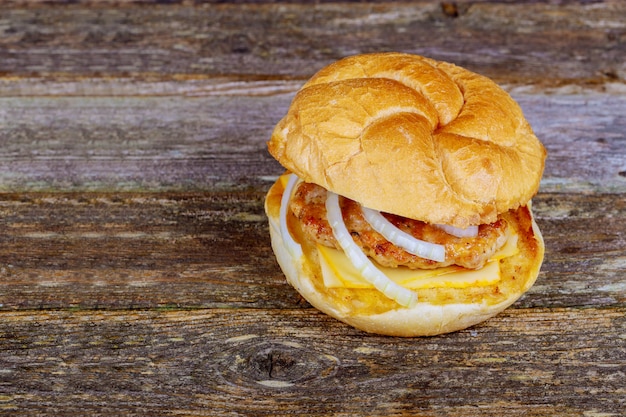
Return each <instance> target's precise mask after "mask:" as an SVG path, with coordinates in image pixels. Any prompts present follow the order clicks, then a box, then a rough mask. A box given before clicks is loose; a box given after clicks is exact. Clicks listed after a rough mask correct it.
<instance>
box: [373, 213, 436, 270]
mask: <svg viewBox="0 0 626 417" xmlns="http://www.w3.org/2000/svg"><path fill="white" fill-rule="evenodd" d="M361 209H362V211H363V215H364V216H365V220H367V222H368V223H369V224H370V226H372V228H373V229H374V230H376V231H377V232H378V233H380V234H381V235H383V237H384V238H385V239H387V240H388V241H390V242H391V243H393V244H394V245H396V246H399V247H401V248H402V249H404V250H405V251H407V252H409V253H412V254H413V255H416V256H419V257H420V258H424V259H430V260H431V261H435V262H443V261H445V260H446V248H445V246H443V245H439V244H436V243H431V242H426V241H423V240H420V239H417V238H415V237H413V236H411V235H410V234H408V233H406V232H403V231H402V230H400V229H398V228H397V227H396V226H395V225H394V224H393V223H391V222H390V221H389V220H387V219H386V218H385V217H384V216H383V215H382V214H380V212H379V211H376V210H373V209H370V208H367V207H361Z"/></svg>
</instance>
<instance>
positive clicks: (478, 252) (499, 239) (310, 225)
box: [290, 182, 507, 269]
mask: <svg viewBox="0 0 626 417" xmlns="http://www.w3.org/2000/svg"><path fill="white" fill-rule="evenodd" d="M325 203H326V190H325V189H324V188H322V187H320V186H318V185H316V184H310V183H305V182H303V183H300V184H299V185H298V187H297V189H296V191H295V192H294V195H293V197H292V199H291V201H290V210H291V212H292V213H293V214H294V215H295V216H296V218H297V219H298V221H299V222H300V225H301V227H302V230H303V231H304V233H305V235H306V236H307V237H308V239H310V240H312V241H314V242H317V243H319V244H322V245H324V246H328V247H333V248H337V249H339V244H338V243H337V241H336V240H335V237H334V236H333V231H332V229H331V227H330V224H329V223H328V220H327V219H326V206H325ZM340 205H341V210H342V213H343V219H344V222H345V223H346V227H347V228H348V231H349V232H350V234H351V235H352V238H353V239H354V241H355V242H356V243H357V244H358V245H359V246H360V247H361V249H362V250H363V251H364V252H365V254H367V255H368V256H369V257H370V258H372V259H374V260H375V261H376V262H378V263H379V264H380V265H383V266H389V267H397V266H406V267H408V268H411V269H430V268H439V267H443V266H448V265H459V266H463V267H465V268H470V269H477V268H481V267H482V266H483V265H484V264H485V262H486V261H487V260H488V259H489V258H490V257H491V256H493V254H494V253H495V252H496V251H497V250H498V249H500V247H502V246H503V245H504V243H505V242H506V228H507V223H506V221H505V220H503V219H501V218H499V219H498V220H497V221H495V222H494V223H490V224H482V225H480V226H479V228H478V236H476V237H464V238H459V237H456V236H453V235H450V234H448V233H446V232H444V231H443V230H441V229H440V228H438V227H437V226H434V225H431V224H428V223H424V222H422V221H419V220H413V219H408V218H405V217H400V216H396V215H392V214H387V213H383V215H384V216H385V217H386V218H387V219H388V220H389V221H390V222H391V223H393V224H394V225H395V226H396V227H398V228H399V229H400V230H402V231H404V232H406V233H409V234H410V235H412V236H414V237H415V238H417V239H421V240H425V241H427V242H432V243H438V244H441V245H444V246H445V248H446V259H445V261H443V262H436V261H431V260H429V259H424V258H421V257H419V256H416V255H413V254H410V253H408V252H406V251H405V250H404V249H402V248H400V247H398V246H396V245H394V244H393V243H391V242H389V241H388V240H386V239H385V238H384V237H383V236H382V235H381V234H380V233H378V232H376V231H375V230H374V229H372V227H371V226H370V225H369V224H368V223H367V221H366V220H365V218H364V217H363V214H362V212H361V206H360V205H359V204H358V203H357V202H355V201H353V200H350V199H348V198H343V197H342V198H341V199H340Z"/></svg>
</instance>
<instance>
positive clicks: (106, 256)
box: [0, 0, 626, 417]
mask: <svg viewBox="0 0 626 417" xmlns="http://www.w3.org/2000/svg"><path fill="white" fill-rule="evenodd" d="M625 15H626V3H624V2H621V1H611V0H604V1H596V0H591V1H587V0H561V1H558V2H552V1H550V2H548V1H536V0H526V1H521V2H514V1H508V0H506V1H470V0H459V1H455V2H427V1H419V2H405V3H397V2H390V1H386V0H382V1H373V2H361V1H356V2H351V1H347V2H335V1H322V2H318V1H309V0H306V1H303V2H290V1H281V0H279V1H274V0H267V1H266V0H259V1H257V0H252V1H239V0H232V1H227V2H221V1H212V0H209V1H173V2H169V1H165V2H162V1H157V0H155V1H150V0H148V1H143V0H142V1H132V0H111V1H108V0H105V1H102V2H100V1H80V0H79V1H72V2H68V1H64V0H59V1H54V0H53V1H37V0H12V1H7V2H3V4H2V7H0V415H10V416H31V415H41V416H47V415H50V416H60V415H93V416H98V415H111V414H114V415H129V416H133V415H135V416H139V415H142V416H143V415H153V416H159V415H164V416H173V415H192V416H193V415H197V416H203V415H210V416H248V415H254V416H256V415H260V416H263V415H272V416H280V415H285V416H286V415H302V416H320V415H326V416H330V415H333V416H353V415H371V416H415V415H420V416H442V417H443V416H446V417H447V416H461V417H470V416H472V417H474V416H479V415H490V416H504V415H506V416H524V417H528V416H533V417H534V416H580V417H617V416H621V415H623V413H624V409H626V391H625V389H624V379H625V375H626V374H625V372H626V371H625V369H626V346H625V341H626V322H625V317H626V284H625V279H624V271H626V242H625V240H626V197H625V196H626V151H625V150H624V149H626V148H625V145H626V133H625V132H626V122H625V119H624V117H623V116H624V114H626V99H625V97H626V96H625V93H626V83H625V79H626V77H625V75H626V67H625V65H626V20H624V18H623V17H624V16H625ZM382 50H396V51H404V52H414V53H419V54H425V55H429V56H432V57H434V58H439V59H444V60H447V61H452V62H455V63H457V64H460V65H463V66H466V67H468V68H470V69H473V70H475V71H478V72H481V73H483V74H485V75H487V76H489V77H491V78H493V79H494V80H495V81H496V82H498V83H500V84H501V85H502V86H503V87H504V88H505V89H507V90H508V91H509V92H510V93H511V94H512V95H513V97H514V98H515V99H517V100H518V102H519V103H520V105H521V106H522V108H523V109H524V112H525V114H526V116H527V118H528V119H529V121H530V122H531V124H532V126H533V128H534V130H535V132H536V134H537V135H538V136H539V137H540V138H541V140H542V141H543V142H544V144H545V145H546V148H547V150H548V160H547V163H546V169H545V173H544V178H543V181H542V183H541V188H540V191H539V194H538V195H537V196H536V197H535V199H534V202H533V209H534V212H535V214H536V218H537V221H538V223H539V226H540V228H541V230H542V231H543V234H544V238H545V241H546V258H545V261H544V265H543V267H542V270H541V273H540V276H539V279H538V281H537V284H536V285H535V286H534V287H533V288H532V289H531V290H530V291H529V292H528V293H527V294H526V295H525V296H523V297H522V298H521V299H520V300H519V301H518V302H517V303H515V304H514V305H513V306H512V307H511V308H509V309H507V310H506V311H505V312H504V313H502V314H500V315H498V316H496V317H495V318H493V319H491V320H489V321H487V322H484V323H482V324H480V325H478V326H475V327H472V328H470V329H467V330H464V331H460V332H456V333H452V334H448V335H442V336H438V337H430V338H417V339H398V338H390V337H379V336H375V335H368V334H364V333H362V332H359V331H357V330H355V329H352V328H350V327H348V326H345V325H343V324H341V323H339V322H337V321H335V320H333V319H331V318H329V317H327V316H325V315H323V314H321V313H319V312H318V311H316V310H315V309H313V308H311V306H310V305H308V304H307V303H306V302H304V301H303V300H302V298H301V297H300V296H299V295H298V294H297V293H296V292H295V290H293V289H292V288H291V287H290V286H289V285H288V284H287V283H286V281H285V279H284V276H283V275H282V273H281V271H280V269H279V268H278V265H277V264H276V261H275V260H274V257H273V254H272V251H271V248H270V244H269V236H268V230H267V222H266V218H265V215H264V212H263V198H264V194H265V192H266V190H267V189H268V188H269V186H270V184H271V183H272V182H273V181H274V180H275V179H276V177H277V176H278V175H279V174H280V173H282V168H281V167H280V166H279V165H278V163H276V162H275V161H274V160H273V159H272V158H271V157H270V156H269V155H268V153H267V152H266V150H265V141H266V140H267V139H268V137H269V135H270V132H271V130H272V128H273V126H274V125H275V123H276V122H277V121H278V120H279V119H280V117H282V115H283V114H284V113H285V111H286V109H287V107H288V106H289V103H290V100H291V99H292V97H293V95H294V94H295V92H296V91H297V89H298V88H299V87H300V85H302V83H303V82H304V80H305V79H306V78H308V77H309V76H310V75H311V74H312V73H313V72H314V71H316V70H317V69H318V68H320V67H322V66H323V65H325V64H327V63H329V62H331V61H333V60H335V59H337V58H340V57H342V56H344V55H347V54H352V53H361V52H372V51H382Z"/></svg>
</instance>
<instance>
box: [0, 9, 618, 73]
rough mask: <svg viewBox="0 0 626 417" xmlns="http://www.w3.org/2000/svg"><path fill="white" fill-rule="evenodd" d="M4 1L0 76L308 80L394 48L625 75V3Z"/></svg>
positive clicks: (480, 63) (460, 59)
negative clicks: (326, 68)
mask: <svg viewBox="0 0 626 417" xmlns="http://www.w3.org/2000/svg"><path fill="white" fill-rule="evenodd" d="M25 4H28V7H24V6H20V5H19V3H18V5H17V6H8V7H5V8H3V9H2V11H1V14H0V23H1V24H2V28H3V36H2V37H1V38H0V39H1V40H0V46H1V47H2V48H1V49H0V72H2V73H4V74H7V75H10V76H18V77H43V78H59V77H61V78H62V77H75V76H107V77H111V76H112V77H133V78H140V79H142V78H144V77H146V76H153V77H154V78H156V79H159V78H163V77H165V78H167V77H172V76H175V75H185V74H186V75H192V76H196V75H197V76H200V77H207V76H208V77H214V76H229V77H244V78H247V77H253V78H254V77H268V76H270V77H277V76H278V77H285V78H293V77H298V78H306V77H308V76H310V75H311V74H312V71H314V70H315V69H316V68H320V67H321V66H322V65H325V64H328V63H329V62H331V61H333V60H336V59H338V58H340V57H342V56H345V55H350V54H354V53H361V52H368V51H382V50H398V51H404V52H413V53H418V54H421V55H427V56H431V57H433V58H436V59H444V60H448V61H453V62H455V63H458V64H460V65H463V66H465V67H468V68H470V69H473V70H476V71H479V72H482V73H484V74H485V75H487V76H490V77H494V78H496V79H497V80H499V81H508V82H521V83H525V84H528V83H546V84H561V83H564V82H566V83H567V82H571V81H572V80H583V81H584V82H591V83H598V82H606V81H615V80H621V81H622V82H623V80H624V79H625V78H626V77H625V71H626V67H625V66H624V65H625V64H624V55H625V49H626V44H625V39H626V38H625V33H626V32H625V31H626V23H625V21H624V19H623V16H624V15H626V5H624V3H623V2H620V1H604V2H601V4H600V5H598V4H596V3H589V2H569V3H568V4H564V5H558V4H546V3H543V2H535V1H525V2H517V3H512V2H511V3H491V2H489V3H483V2H477V3H469V2H466V3H463V4H461V5H459V7H457V8H456V10H457V15H456V17H455V16H454V14H452V15H451V14H450V13H449V12H448V13H446V11H445V8H443V7H442V6H441V4H440V3H439V2H416V3H414V2H411V3H368V2H363V3H361V2H358V3H352V4H350V5H349V6H347V7H346V6H345V5H344V4H341V3H334V2H329V3H326V2H324V3H321V4H318V3H315V4H293V3H279V4H272V3H267V4H246V5H245V7H242V6H241V5H239V4H228V3H226V4H198V5H156V4H155V5H152V6H149V7H145V6H141V5H137V4H129V3H121V4H119V5H111V4H110V3H109V4H106V3H104V4H103V5H97V4H93V5H92V6H91V7H90V6H88V5H87V6H85V5H80V4H78V5H66V6H64V7H58V6H55V5H53V4H45V3H37V2H25Z"/></svg>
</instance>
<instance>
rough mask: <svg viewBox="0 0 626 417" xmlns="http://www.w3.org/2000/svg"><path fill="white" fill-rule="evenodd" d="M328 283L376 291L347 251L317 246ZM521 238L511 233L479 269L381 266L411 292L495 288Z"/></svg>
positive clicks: (341, 286) (331, 285)
mask: <svg viewBox="0 0 626 417" xmlns="http://www.w3.org/2000/svg"><path fill="white" fill-rule="evenodd" d="M317 250H318V254H319V260H320V265H321V269H322V276H323V278H324V284H325V285H326V287H328V288H373V286H372V285H371V284H369V283H368V282H367V281H365V280H364V279H363V278H362V277H361V274H360V273H359V271H358V270H357V269H356V268H355V267H354V266H353V265H352V263H351V262H350V260H349V259H348V258H347V257H346V256H345V255H344V254H343V252H341V251H339V250H337V249H332V248H328V247H326V246H322V245H317ZM517 251H518V249H517V235H516V234H512V233H511V234H509V236H508V239H507V242H506V244H505V245H504V246H503V247H502V248H501V249H500V250H499V251H498V252H497V253H496V254H494V256H493V257H492V258H491V259H490V260H489V261H488V262H487V263H486V264H485V266H484V267H483V268H481V269H478V270H472V269H466V268H462V267H460V266H448V267H444V268H436V269H418V270H412V269H408V268H403V267H400V268H387V267H383V266H380V265H377V267H378V268H379V269H380V270H381V271H383V272H384V273H385V274H386V275H387V276H388V277H389V279H391V280H392V281H394V282H396V283H397V284H399V285H401V286H403V287H405V288H408V289H422V288H466V287H469V286H481V285H491V284H494V283H496V282H498V281H499V280H500V265H499V262H498V260H500V259H503V258H506V257H509V256H512V255H514V254H515V253H517Z"/></svg>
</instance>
